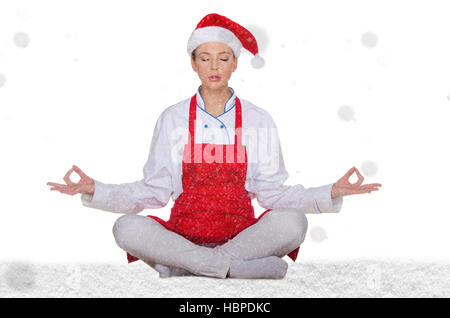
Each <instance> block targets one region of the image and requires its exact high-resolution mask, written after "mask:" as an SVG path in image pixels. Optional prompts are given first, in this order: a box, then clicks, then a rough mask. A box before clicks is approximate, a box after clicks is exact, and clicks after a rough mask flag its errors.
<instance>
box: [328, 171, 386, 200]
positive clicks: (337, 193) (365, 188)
mask: <svg viewBox="0 0 450 318" xmlns="http://www.w3.org/2000/svg"><path fill="white" fill-rule="evenodd" d="M353 172H356V174H357V175H358V181H357V182H356V183H350V182H349V181H348V179H349V178H350V176H351V175H352V174H353ZM363 181H364V177H363V176H362V175H361V173H359V171H358V169H356V167H353V168H351V169H350V170H349V171H347V173H346V174H345V175H344V176H343V177H342V178H340V179H339V180H338V181H337V182H336V183H335V184H334V185H333V187H332V188H331V198H333V199H334V198H336V197H342V196H344V195H351V194H358V193H370V192H371V191H378V187H381V184H379V183H371V184H364V185H363V184H362V182H363Z"/></svg>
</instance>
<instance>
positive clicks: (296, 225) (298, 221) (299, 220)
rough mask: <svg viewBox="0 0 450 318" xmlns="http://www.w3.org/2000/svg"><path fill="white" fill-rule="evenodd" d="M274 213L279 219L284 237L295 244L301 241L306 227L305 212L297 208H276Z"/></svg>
mask: <svg viewBox="0 0 450 318" xmlns="http://www.w3.org/2000/svg"><path fill="white" fill-rule="evenodd" d="M276 214H277V215H276V217H277V218H278V219H280V222H281V230H282V231H283V234H284V236H285V237H286V239H287V240H289V242H290V243H292V244H293V245H296V246H299V245H300V244H301V243H303V241H304V240H305V236H306V231H307V229H308V219H307V218H306V216H305V214H304V213H303V212H302V211H300V210H298V209H282V210H278V211H277V213H276ZM274 216H275V214H274Z"/></svg>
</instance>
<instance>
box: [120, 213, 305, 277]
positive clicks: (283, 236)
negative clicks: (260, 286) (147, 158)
mask: <svg viewBox="0 0 450 318" xmlns="http://www.w3.org/2000/svg"><path fill="white" fill-rule="evenodd" d="M307 227H308V220H307V218H306V216H305V215H304V214H303V213H302V212H301V211H299V210H296V209H274V210H272V211H270V212H268V213H266V214H265V215H264V216H263V217H261V219H260V220H259V221H258V222H257V223H255V224H253V225H252V226H249V227H248V228H246V229H245V230H243V231H242V232H240V233H239V234H238V235H236V236H235V237H234V238H233V239H231V240H229V241H228V242H226V243H224V244H222V245H217V246H215V244H211V245H210V246H211V247H206V246H201V245H196V244H194V243H192V242H191V241H189V240H187V239H185V238H184V237H182V236H181V235H178V234H176V233H174V232H171V231H169V230H167V229H166V228H165V227H164V226H162V225H161V224H159V223H158V222H157V221H155V220H154V219H152V218H149V217H146V216H141V215H134V214H133V215H123V216H121V217H120V218H119V219H117V221H116V223H115V224H114V228H113V233H114V237H115V239H116V242H117V245H119V246H120V247H121V248H122V249H124V250H125V251H127V252H128V253H130V254H131V255H133V256H136V257H139V258H140V259H141V260H143V261H144V262H145V263H147V264H149V265H150V266H152V267H154V265H155V264H163V265H166V266H169V267H178V268H183V269H186V270H187V271H189V272H191V273H194V274H196V275H201V276H213V277H219V278H225V277H226V274H227V271H228V268H229V266H230V264H231V260H232V259H241V260H250V259H255V258H261V257H267V256H279V257H282V256H284V255H286V254H288V253H289V252H291V251H292V250H294V249H296V248H297V247H298V246H299V245H300V244H301V243H302V242H303V241H304V239H305V235H306V231H307ZM213 246H215V247H213Z"/></svg>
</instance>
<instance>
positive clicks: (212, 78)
mask: <svg viewBox="0 0 450 318" xmlns="http://www.w3.org/2000/svg"><path fill="white" fill-rule="evenodd" d="M208 78H209V80H210V81H219V80H220V76H217V75H213V76H210V77H208Z"/></svg>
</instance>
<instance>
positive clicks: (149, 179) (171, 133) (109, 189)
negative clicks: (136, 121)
mask: <svg viewBox="0 0 450 318" xmlns="http://www.w3.org/2000/svg"><path fill="white" fill-rule="evenodd" d="M200 89H201V85H200V86H199V88H198V90H197V93H196V94H197V95H196V96H197V108H196V123H195V143H211V144H234V126H235V110H236V107H235V98H236V95H235V92H234V89H233V88H231V87H229V89H230V92H231V93H232V96H231V97H230V98H229V100H228V101H227V102H226V103H225V106H224V112H223V114H221V115H219V116H217V117H214V116H212V115H211V114H209V113H207V112H206V110H205V102H204V100H203V97H202V96H201V94H200ZM239 99H240V101H241V107H242V132H243V138H242V144H243V145H245V146H246V148H247V149H246V151H247V157H248V166H247V176H246V181H245V189H246V190H247V191H248V194H249V196H250V198H252V199H253V198H256V199H257V201H258V203H259V205H260V206H262V207H263V208H266V209H276V208H297V209H300V210H301V211H302V212H303V213H330V212H339V211H340V210H341V206H342V202H343V198H342V197H337V198H334V199H332V198H331V188H332V186H333V183H330V184H327V185H324V186H320V187H311V188H305V187H304V186H302V185H301V184H296V185H292V186H291V185H285V184H284V183H285V181H286V180H287V179H288V176H289V175H288V173H287V171H286V169H285V166H284V162H283V156H282V154H281V147H280V146H279V140H278V135H277V134H276V125H275V123H274V121H273V119H272V117H271V116H270V115H269V113H268V112H267V111H265V110H264V109H262V108H260V107H257V106H255V105H253V104H252V103H251V102H249V101H247V100H245V99H243V98H239ZM190 101H191V98H187V99H185V100H183V101H181V102H179V103H177V104H175V105H172V106H170V107H168V108H166V109H165V110H164V111H163V113H162V114H161V115H160V117H159V118H158V120H157V122H156V126H155V129H154V132H153V137H152V142H151V146H150V152H149V156H148V160H147V162H146V163H145V165H144V168H143V172H144V178H143V179H142V180H140V181H136V182H131V183H122V184H105V183H102V182H100V181H98V180H96V179H93V180H94V182H95V191H94V194H93V195H90V194H82V195H81V201H82V204H83V205H84V206H87V207H91V208H96V209H101V210H105V211H110V212H116V213H125V214H137V213H139V212H141V211H142V210H144V209H147V208H148V209H157V208H162V207H164V206H166V205H167V203H168V201H169V199H170V198H172V199H173V200H174V201H175V200H176V199H177V198H178V196H179V195H180V194H181V193H182V192H183V185H182V178H181V176H182V162H181V161H182V153H183V146H184V145H185V144H186V143H187V141H188V131H189V106H190ZM261 144H262V145H263V146H264V147H261ZM257 145H259V146H257ZM267 145H269V148H270V150H272V151H265V152H264V151H263V150H266V149H267ZM261 149H262V150H261ZM261 153H263V154H264V155H260V154H261Z"/></svg>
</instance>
